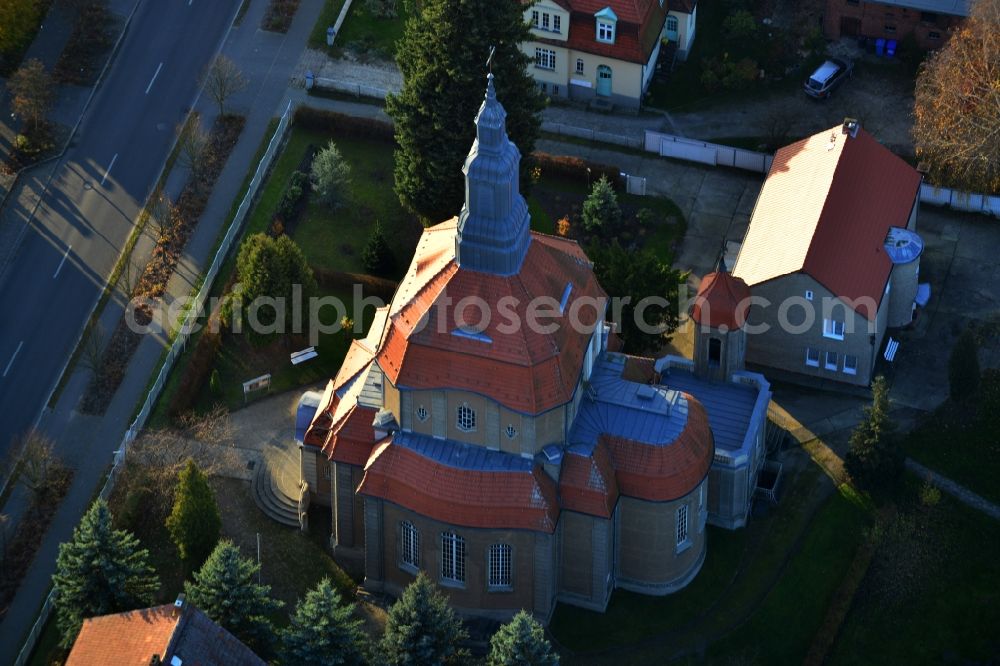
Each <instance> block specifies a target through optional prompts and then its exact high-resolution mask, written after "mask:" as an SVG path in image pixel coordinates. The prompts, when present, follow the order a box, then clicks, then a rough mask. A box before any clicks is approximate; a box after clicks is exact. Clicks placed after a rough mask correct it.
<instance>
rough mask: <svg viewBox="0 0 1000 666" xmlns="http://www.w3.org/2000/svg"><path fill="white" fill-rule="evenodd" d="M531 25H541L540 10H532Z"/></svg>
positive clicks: (536, 26)
mask: <svg viewBox="0 0 1000 666" xmlns="http://www.w3.org/2000/svg"><path fill="white" fill-rule="evenodd" d="M531 25H532V26H533V27H535V28H538V27H541V24H539V22H538V11H537V10H532V12H531Z"/></svg>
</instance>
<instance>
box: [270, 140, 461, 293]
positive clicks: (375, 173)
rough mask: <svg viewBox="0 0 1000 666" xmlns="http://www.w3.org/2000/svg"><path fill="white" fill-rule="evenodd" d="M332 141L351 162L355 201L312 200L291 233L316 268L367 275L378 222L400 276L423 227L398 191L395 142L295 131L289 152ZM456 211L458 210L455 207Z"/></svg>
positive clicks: (351, 199)
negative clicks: (366, 255) (368, 248)
mask: <svg viewBox="0 0 1000 666" xmlns="http://www.w3.org/2000/svg"><path fill="white" fill-rule="evenodd" d="M331 139H333V141H334V142H335V143H336V145H337V148H338V149H340V152H341V154H342V155H343V156H344V159H345V160H347V162H348V164H350V165H351V188H350V195H349V197H350V200H349V201H348V202H347V203H346V204H345V205H343V206H341V207H339V208H336V209H332V208H330V207H328V206H326V205H324V204H322V203H320V202H319V201H316V200H313V199H310V201H309V204H308V207H307V210H306V211H305V212H304V213H303V215H302V219H301V220H300V222H299V223H298V226H297V227H296V228H295V231H294V233H293V234H292V237H293V238H294V240H295V242H296V243H298V245H299V246H300V247H301V248H302V250H303V252H305V255H306V259H308V260H309V263H310V264H311V265H313V266H315V267H320V268H325V269H328V270H334V271H342V272H347V273H364V272H366V271H365V267H364V264H363V263H362V261H361V254H362V252H363V250H364V248H365V245H367V243H368V239H369V237H370V236H371V234H372V231H374V229H375V224H376V223H379V224H380V225H381V227H382V232H383V233H384V234H385V237H386V240H387V241H388V243H389V248H390V249H391V250H392V254H393V258H394V260H395V270H394V271H393V274H392V275H390V276H388V277H394V278H399V277H401V276H402V274H403V272H404V271H405V270H406V267H407V265H408V264H409V263H410V258H411V257H412V256H413V252H414V250H415V249H416V246H417V241H418V240H419V239H420V233H421V232H422V230H423V228H422V227H421V225H420V223H419V222H418V221H417V218H416V217H414V216H413V215H412V214H410V213H408V212H407V211H405V210H404V209H403V207H402V206H401V205H400V203H399V198H398V197H397V196H396V193H395V191H394V190H393V183H394V181H393V149H394V147H393V144H391V143H389V142H386V141H379V140H373V139H362V138H357V137H350V136H345V135H340V134H334V135H331V134H325V133H319V132H306V131H303V130H298V129H294V130H293V131H292V135H291V138H290V139H289V144H288V147H287V149H286V153H293V154H298V155H299V156H300V157H301V155H302V154H304V153H305V150H306V149H307V148H308V146H309V145H314V146H316V147H321V146H324V145H326V143H327V142H328V141H330V140H331ZM456 212H457V211H456Z"/></svg>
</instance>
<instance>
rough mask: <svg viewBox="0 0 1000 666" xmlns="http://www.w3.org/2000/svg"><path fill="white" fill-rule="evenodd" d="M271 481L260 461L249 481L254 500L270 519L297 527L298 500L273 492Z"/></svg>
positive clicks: (268, 471)
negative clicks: (250, 481)
mask: <svg viewBox="0 0 1000 666" xmlns="http://www.w3.org/2000/svg"><path fill="white" fill-rule="evenodd" d="M272 483H273V479H272V478H271V473H270V470H269V469H268V467H267V465H266V464H264V463H261V465H260V467H259V468H258V469H257V474H255V475H254V478H253V482H252V483H251V485H252V487H253V488H252V490H253V498H254V502H256V504H257V506H258V508H260V510H261V511H263V512H264V514H265V515H266V516H267V517H269V518H271V519H272V520H274V521H276V522H278V523H281V524H282V525H288V526H289V527H298V526H299V512H298V502H293V501H292V500H291V498H289V497H287V496H285V495H284V494H281V495H277V494H275V492H274V487H272Z"/></svg>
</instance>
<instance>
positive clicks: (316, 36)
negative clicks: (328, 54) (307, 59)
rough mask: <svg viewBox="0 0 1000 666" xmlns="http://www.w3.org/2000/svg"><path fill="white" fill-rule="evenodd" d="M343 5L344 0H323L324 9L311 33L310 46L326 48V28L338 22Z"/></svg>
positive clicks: (312, 47)
mask: <svg viewBox="0 0 1000 666" xmlns="http://www.w3.org/2000/svg"><path fill="white" fill-rule="evenodd" d="M343 6H344V0H323V11H321V12H320V14H319V18H318V19H316V24H315V25H313V29H312V32H310V33H309V48H311V49H326V29H327V28H329V27H331V26H332V25H333V24H334V23H336V22H337V17H338V16H339V15H340V10H341V8H342V7H343Z"/></svg>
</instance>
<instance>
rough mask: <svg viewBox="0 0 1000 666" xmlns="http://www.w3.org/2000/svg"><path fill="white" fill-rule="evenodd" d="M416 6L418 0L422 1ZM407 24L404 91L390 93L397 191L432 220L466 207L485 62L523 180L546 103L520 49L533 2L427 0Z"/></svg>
mask: <svg viewBox="0 0 1000 666" xmlns="http://www.w3.org/2000/svg"><path fill="white" fill-rule="evenodd" d="M415 4H416V3H415ZM419 6H420V11H419V12H418V13H416V14H415V15H414V16H413V17H412V18H410V20H409V21H408V22H407V24H406V30H405V32H404V34H403V38H402V39H401V40H400V41H399V44H398V46H397V52H396V62H397V63H398V64H399V68H400V70H401V71H402V72H403V89H402V90H401V91H400V93H399V94H398V95H390V96H389V99H388V100H387V105H386V110H387V111H388V113H389V115H390V116H392V119H393V121H394V122H395V128H396V141H397V142H398V144H399V148H397V150H396V172H395V175H396V194H398V195H399V199H400V201H401V202H402V203H403V205H404V206H405V207H407V208H408V209H410V210H411V211H413V212H415V213H417V214H418V215H420V216H421V217H423V218H425V219H427V220H429V221H430V222H435V223H436V222H440V221H442V220H446V219H448V218H450V217H452V216H453V215H457V214H458V212H459V211H460V210H461V207H462V203H463V200H464V187H465V185H464V181H463V176H462V171H461V169H462V164H463V163H464V161H465V158H466V156H467V155H468V153H469V148H470V147H471V146H472V141H473V139H474V138H475V136H476V132H475V126H474V125H473V119H474V118H475V115H476V111H477V110H478V109H479V105H480V104H481V103H482V101H483V96H484V94H485V92H486V78H485V74H486V70H487V67H486V60H487V57H488V56H489V48H490V46H491V45H492V46H494V47H495V48H496V51H495V53H494V55H493V58H492V62H491V69H492V71H493V73H494V75H495V76H496V90H497V99H499V100H500V103H501V104H503V106H504V108H505V109H506V111H507V133H508V135H509V136H510V139H511V141H513V142H514V144H515V145H516V146H517V147H518V148H519V149H520V151H521V155H522V160H521V183H522V186H523V185H525V184H526V183H527V182H528V179H527V175H528V174H529V173H530V168H531V166H530V162H531V160H530V159H525V158H526V157H527V156H529V155H530V154H531V152H532V151H533V150H534V148H535V140H536V139H537V138H538V135H539V131H540V127H541V121H540V120H539V117H538V113H539V112H540V111H541V110H542V108H543V107H544V105H545V100H544V98H543V97H542V95H541V93H540V92H539V91H538V88H537V87H536V84H535V82H534V80H533V79H532V78H531V76H529V74H528V71H527V65H528V63H529V58H528V56H526V55H525V54H524V53H523V52H522V51H521V48H520V44H521V42H523V41H526V40H528V39H530V37H531V35H530V31H529V29H528V24H527V23H526V22H525V20H524V14H523V12H524V9H525V7H526V5H523V4H521V3H520V2H497V1H496V0H423V2H421V3H419Z"/></svg>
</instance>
